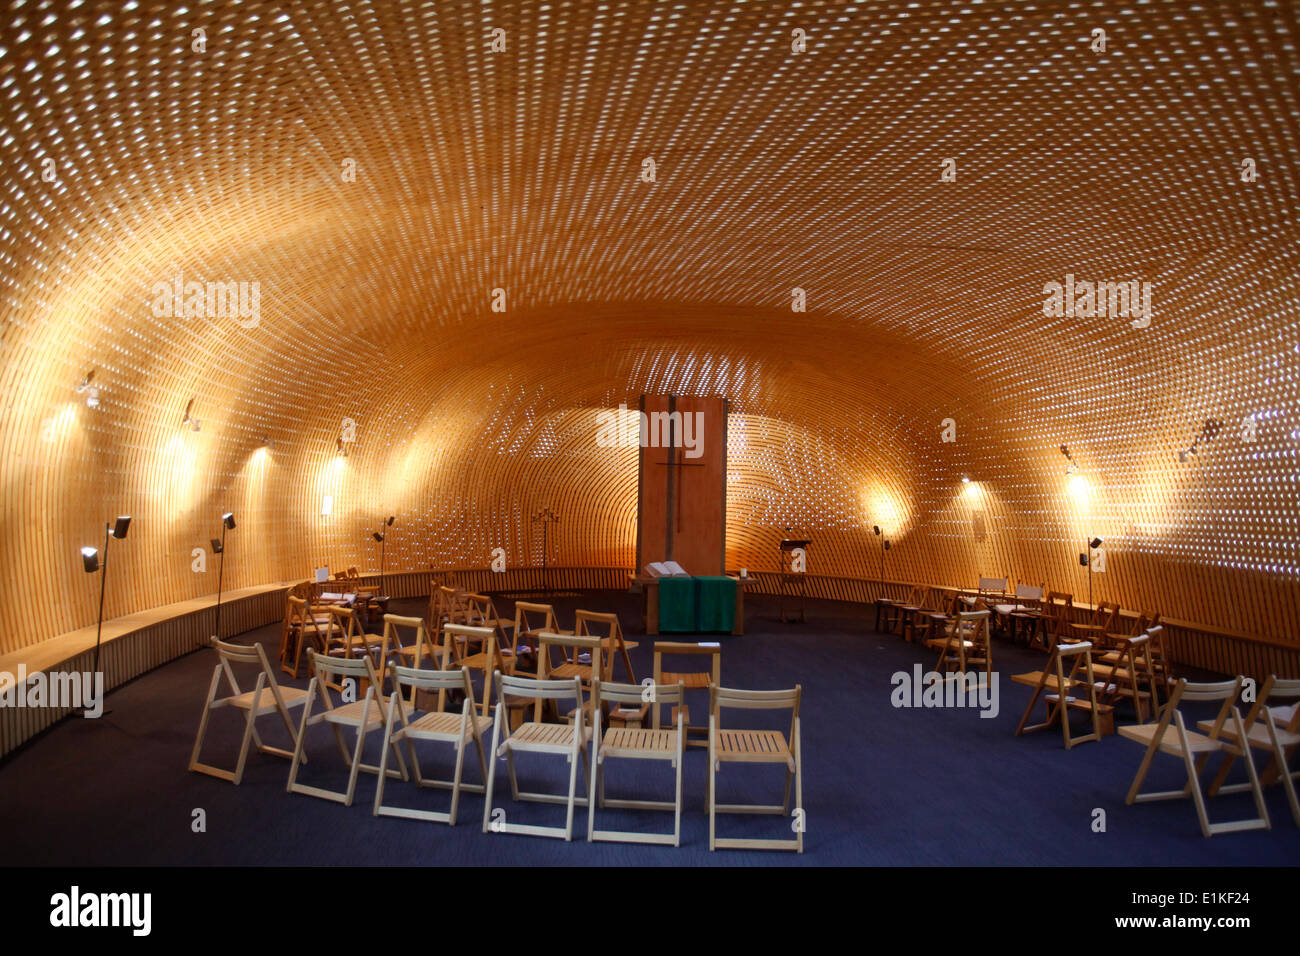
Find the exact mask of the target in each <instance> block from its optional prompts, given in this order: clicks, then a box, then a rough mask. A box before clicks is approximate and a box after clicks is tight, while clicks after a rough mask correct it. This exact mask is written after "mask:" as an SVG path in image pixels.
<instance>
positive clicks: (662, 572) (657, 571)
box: [645, 561, 690, 578]
mask: <svg viewBox="0 0 1300 956" xmlns="http://www.w3.org/2000/svg"><path fill="white" fill-rule="evenodd" d="M645 572H646V574H648V575H650V576H651V577H653V578H689V577H690V575H689V574H687V573H686V569H685V568H683V567H682V566H681V565H680V564H678V563H677V562H676V561H652V562H650V563H649V564H647V565H646V566H645Z"/></svg>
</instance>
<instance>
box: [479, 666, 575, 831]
mask: <svg viewBox="0 0 1300 956" xmlns="http://www.w3.org/2000/svg"><path fill="white" fill-rule="evenodd" d="M493 681H494V683H495V684H496V688H497V698H498V700H501V701H504V700H505V699H506V698H507V697H508V696H511V695H513V696H517V697H527V698H532V699H534V700H536V701H537V708H538V711H540V709H541V702H542V701H543V700H555V701H559V700H564V699H567V698H570V697H571V698H573V699H574V700H575V701H576V702H577V707H578V709H579V710H581V709H582V704H583V700H582V682H581V681H580V680H579V679H578V678H576V677H575V678H573V679H572V680H536V679H534V678H531V677H517V676H512V675H509V674H502V673H501V672H500V671H497V672H496V673H495V674H493ZM505 713H506V708H505V707H503V706H498V707H497V710H496V716H495V717H494V719H493V723H492V759H491V760H490V761H489V762H488V783H487V795H486V797H485V799H484V801H483V832H484V833H487V832H488V831H489V829H490V830H491V831H492V832H494V833H520V834H525V835H528V836H544V837H563V838H564V839H565V840H566V841H570V840H572V839H573V808H574V807H575V806H584V807H585V806H586V805H587V798H586V797H585V796H584V797H579V796H577V787H578V760H579V759H581V760H582V761H583V763H584V764H586V763H587V762H588V756H587V744H588V742H589V741H590V740H591V733H592V731H591V727H590V726H588V725H587V723H586V722H585V721H582V720H575V721H573V722H572V723H571V724H543V723H541V722H539V721H538V720H529V721H525V722H524V723H523V724H522V725H520V727H519V729H518V730H515V731H511V729H510V726H509V722H508V721H507V720H506V719H505ZM517 753H544V754H555V755H557V756H563V757H564V758H565V759H566V760H567V761H568V762H569V792H568V794H567V796H566V795H563V794H557V793H534V792H524V791H521V790H520V789H519V778H518V776H517V775H516V773H515V754H517ZM502 756H504V757H505V758H506V764H507V767H508V769H509V773H510V793H511V796H513V797H514V799H515V800H517V801H518V800H529V801H532V802H534V803H556V804H564V805H565V806H566V807H567V811H568V812H567V815H566V816H565V820H564V826H562V827H543V826H535V825H532V824H523V823H510V822H508V821H504V820H493V819H492V810H493V806H492V792H493V787H494V785H495V783H496V771H497V760H496V758H498V757H502ZM582 783H583V786H584V787H586V786H587V776H586V775H585V774H584V775H583V778H582Z"/></svg>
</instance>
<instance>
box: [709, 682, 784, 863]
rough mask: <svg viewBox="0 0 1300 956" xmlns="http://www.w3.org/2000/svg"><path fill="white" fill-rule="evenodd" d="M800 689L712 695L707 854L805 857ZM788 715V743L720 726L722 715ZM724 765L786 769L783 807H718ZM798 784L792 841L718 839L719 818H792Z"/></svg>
mask: <svg viewBox="0 0 1300 956" xmlns="http://www.w3.org/2000/svg"><path fill="white" fill-rule="evenodd" d="M802 693H803V689H802V687H800V686H799V685H796V686H795V687H794V688H793V689H791V690H736V689H734V688H726V687H719V686H717V685H716V684H715V685H714V686H713V687H711V688H710V689H709V785H708V794H707V798H706V800H707V803H708V808H709V849H710V850H711V851H712V850H716V849H718V848H719V847H721V848H722V849H747V850H795V851H796V852H798V853H802V852H803V831H804V826H803V809H804V806H803V759H802V756H801V746H800V731H799V700H800V697H801V695H802ZM724 709H735V710H789V711H790V712H791V719H790V737H789V739H788V740H787V739H786V736H785V734H783V733H781V732H780V731H779V730H732V729H728V728H724V727H723V726H722V711H723V710H724ZM724 763H767V764H782V765H784V766H785V797H784V798H783V800H782V803H781V805H780V806H777V805H774V804H773V805H759V804H747V803H745V804H741V803H730V804H723V803H718V802H717V794H718V774H719V773H720V772H721V770H722V765H723V764H724ZM792 781H793V783H794V803H795V814H794V815H795V816H796V819H795V821H794V824H793V828H794V831H795V838H794V839H793V840H773V839H730V838H729V839H721V838H719V837H718V836H717V815H718V814H719V813H763V814H766V813H772V814H780V815H781V816H787V815H790V783H791V782H792Z"/></svg>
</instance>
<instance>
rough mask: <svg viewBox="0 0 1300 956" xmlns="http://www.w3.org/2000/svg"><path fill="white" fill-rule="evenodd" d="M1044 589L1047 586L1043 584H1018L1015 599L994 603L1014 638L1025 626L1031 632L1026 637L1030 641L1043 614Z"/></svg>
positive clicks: (995, 608)
mask: <svg viewBox="0 0 1300 956" xmlns="http://www.w3.org/2000/svg"><path fill="white" fill-rule="evenodd" d="M1044 591H1045V588H1044V586H1043V585H1041V584H1037V585H1035V584H1017V585H1016V593H1015V599H1014V600H1012V601H1010V602H1007V603H1003V604H996V605H994V608H993V610H994V611H996V612H997V614H998V615H999V616H1000V617H1001V618H1002V620H1003V623H1004V625H1005V626H1006V627H1007V628H1009V629H1010V631H1011V636H1012V639H1013V640H1014V638H1015V636H1016V634H1017V633H1018V632H1019V631H1020V628H1021V627H1024V628H1025V630H1026V631H1028V632H1029V637H1026V638H1025V642H1026V643H1029V641H1030V639H1031V638H1032V636H1033V629H1034V627H1035V626H1036V625H1037V623H1038V618H1039V616H1040V615H1041V614H1042V604H1043V593H1044Z"/></svg>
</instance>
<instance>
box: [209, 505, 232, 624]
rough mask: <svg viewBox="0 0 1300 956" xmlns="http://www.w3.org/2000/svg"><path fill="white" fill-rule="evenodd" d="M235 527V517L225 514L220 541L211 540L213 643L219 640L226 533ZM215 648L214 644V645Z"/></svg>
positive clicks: (222, 519) (229, 513) (224, 575)
mask: <svg viewBox="0 0 1300 956" xmlns="http://www.w3.org/2000/svg"><path fill="white" fill-rule="evenodd" d="M233 527H235V515H234V513H233V512H229V511H228V512H226V513H225V514H223V515H222V516H221V540H220V541H218V540H217V539H216V538H213V539H212V550H213V551H215V552H216V553H217V558H218V562H217V610H216V620H215V621H214V622H213V628H212V640H213V641H214V642H216V641H219V640H221V588H222V584H223V583H224V582H225V577H226V531H227V530H229V529H231V528H233ZM214 646H215V644H214Z"/></svg>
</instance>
